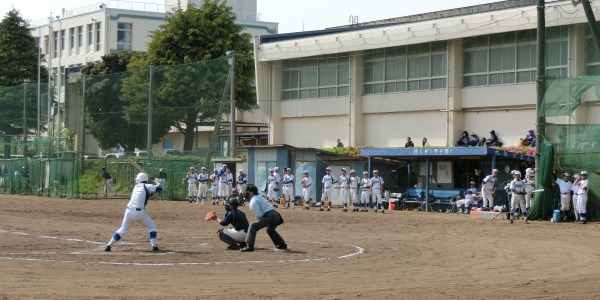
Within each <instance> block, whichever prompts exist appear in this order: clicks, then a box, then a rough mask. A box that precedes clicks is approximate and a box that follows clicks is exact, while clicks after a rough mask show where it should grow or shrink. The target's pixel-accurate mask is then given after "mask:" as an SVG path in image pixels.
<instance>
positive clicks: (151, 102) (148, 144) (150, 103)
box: [146, 65, 154, 159]
mask: <svg viewBox="0 0 600 300" xmlns="http://www.w3.org/2000/svg"><path fill="white" fill-rule="evenodd" d="M148 73H149V74H148V77H149V78H148V141H146V151H147V152H148V158H150V159H151V158H152V126H153V125H152V112H153V107H154V99H153V98H152V65H149V66H148Z"/></svg>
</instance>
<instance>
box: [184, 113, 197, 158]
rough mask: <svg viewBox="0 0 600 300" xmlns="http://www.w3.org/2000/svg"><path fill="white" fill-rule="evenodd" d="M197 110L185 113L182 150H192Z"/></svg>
mask: <svg viewBox="0 0 600 300" xmlns="http://www.w3.org/2000/svg"><path fill="white" fill-rule="evenodd" d="M197 119H198V112H197V111H193V112H190V113H188V114H187V115H186V122H185V129H184V130H183V138H184V140H183V151H184V152H185V151H192V150H194V136H195V134H196V130H195V129H196V125H197V122H198V121H197Z"/></svg>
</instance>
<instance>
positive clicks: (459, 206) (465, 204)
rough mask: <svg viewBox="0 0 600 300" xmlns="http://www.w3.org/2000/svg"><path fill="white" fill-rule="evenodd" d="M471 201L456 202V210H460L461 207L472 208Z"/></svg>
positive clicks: (461, 200)
mask: <svg viewBox="0 0 600 300" xmlns="http://www.w3.org/2000/svg"><path fill="white" fill-rule="evenodd" d="M473 203H474V202H473V199H460V200H456V207H457V208H461V207H463V206H464V207H465V209H466V208H467V207H469V206H473Z"/></svg>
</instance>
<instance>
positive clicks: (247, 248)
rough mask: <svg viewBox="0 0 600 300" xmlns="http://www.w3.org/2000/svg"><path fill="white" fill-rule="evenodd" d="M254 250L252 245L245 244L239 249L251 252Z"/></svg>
mask: <svg viewBox="0 0 600 300" xmlns="http://www.w3.org/2000/svg"><path fill="white" fill-rule="evenodd" d="M253 251H254V247H252V246H246V247H244V248H242V249H240V252H253Z"/></svg>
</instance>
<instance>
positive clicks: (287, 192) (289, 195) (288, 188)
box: [281, 168, 295, 208]
mask: <svg viewBox="0 0 600 300" xmlns="http://www.w3.org/2000/svg"><path fill="white" fill-rule="evenodd" d="M281 186H282V188H283V198H284V199H285V205H284V206H283V208H289V207H290V201H291V202H292V208H294V203H295V201H292V200H293V199H294V175H292V169H290V168H287V169H285V174H284V175H283V179H282V180H281Z"/></svg>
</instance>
